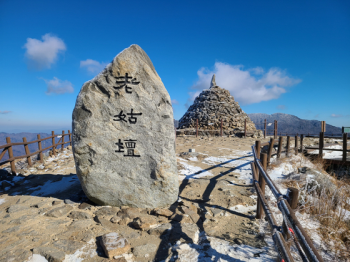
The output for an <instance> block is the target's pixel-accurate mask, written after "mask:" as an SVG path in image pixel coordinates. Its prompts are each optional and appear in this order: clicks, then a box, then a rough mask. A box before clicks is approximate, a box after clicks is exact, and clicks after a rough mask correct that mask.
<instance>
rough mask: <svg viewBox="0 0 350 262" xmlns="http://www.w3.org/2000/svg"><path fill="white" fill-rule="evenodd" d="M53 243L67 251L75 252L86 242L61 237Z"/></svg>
mask: <svg viewBox="0 0 350 262" xmlns="http://www.w3.org/2000/svg"><path fill="white" fill-rule="evenodd" d="M53 245H54V246H55V247H56V248H58V249H59V250H62V251H63V252H65V253H68V254H73V253H74V252H75V251H76V250H78V249H79V248H81V247H82V246H83V245H84V244H83V243H80V242H78V241H73V240H69V239H60V240H57V241H55V242H54V243H53Z"/></svg>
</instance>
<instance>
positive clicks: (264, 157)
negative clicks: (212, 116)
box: [251, 139, 323, 262]
mask: <svg viewBox="0 0 350 262" xmlns="http://www.w3.org/2000/svg"><path fill="white" fill-rule="evenodd" d="M270 142H271V143H270V148H272V147H273V146H274V141H273V139H271V140H270ZM281 142H282V141H281V139H279V145H281ZM296 144H297V143H296ZM261 146H262V144H261V143H260V141H256V143H255V145H254V146H252V152H253V156H254V161H253V162H252V163H251V168H252V176H253V184H254V187H255V189H256V192H257V195H258V203H257V212H256V218H258V219H260V218H261V217H262V216H263V214H264V213H265V216H266V219H267V221H268V222H269V224H270V226H271V229H272V233H273V240H274V243H275V245H276V246H277V248H278V250H279V253H280V255H281V259H283V260H285V261H294V260H293V258H292V256H291V255H290V250H289V249H290V247H289V245H288V244H287V243H286V240H288V238H293V240H294V244H295V246H296V248H297V250H298V252H299V255H300V257H301V258H302V260H303V261H314V262H322V261H323V259H322V257H321V256H320V255H319V253H318V252H317V250H316V248H315V247H314V245H313V243H312V242H311V240H310V237H309V236H308V235H307V233H306V232H305V230H304V229H303V227H302V226H301V224H300V222H299V221H298V219H297V218H296V216H295V214H294V211H293V209H292V207H293V208H296V203H297V202H296V201H297V197H298V192H296V191H298V190H297V189H294V188H289V191H288V192H290V193H289V194H287V195H282V194H281V192H280V190H279V189H278V187H277V186H276V185H275V183H274V182H273V181H272V180H271V178H270V176H269V175H268V174H267V172H266V167H267V163H268V154H266V153H260V152H261ZM279 148H280V146H279ZM268 152H270V150H269V151H268ZM258 156H259V157H260V158H258ZM266 185H268V187H269V188H270V190H271V192H272V194H273V196H274V197H275V198H276V200H277V207H278V209H279V210H280V211H281V212H282V216H283V225H284V226H283V227H284V228H285V229H284V230H283V232H281V231H280V227H277V225H276V221H275V219H274V218H273V215H272V213H271V211H270V209H269V206H268V204H267V202H266V200H265V187H266ZM291 206H292V207H291ZM283 227H282V228H283ZM281 235H283V238H284V239H283V238H280V239H279V238H278V236H281Z"/></svg>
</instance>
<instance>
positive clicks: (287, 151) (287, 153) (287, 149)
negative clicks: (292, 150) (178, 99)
mask: <svg viewBox="0 0 350 262" xmlns="http://www.w3.org/2000/svg"><path fill="white" fill-rule="evenodd" d="M289 146H290V136H287V148H286V156H289Z"/></svg>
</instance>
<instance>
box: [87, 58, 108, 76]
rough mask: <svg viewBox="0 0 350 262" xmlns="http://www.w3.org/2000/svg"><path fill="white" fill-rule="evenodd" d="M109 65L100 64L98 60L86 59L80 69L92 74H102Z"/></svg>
mask: <svg viewBox="0 0 350 262" xmlns="http://www.w3.org/2000/svg"><path fill="white" fill-rule="evenodd" d="M107 64H108V63H100V62H98V61H96V60H92V59H86V60H85V61H80V68H85V69H86V70H87V71H88V72H89V73H91V74H98V73H100V72H101V71H102V70H103V69H104V68H105V67H106V65H107Z"/></svg>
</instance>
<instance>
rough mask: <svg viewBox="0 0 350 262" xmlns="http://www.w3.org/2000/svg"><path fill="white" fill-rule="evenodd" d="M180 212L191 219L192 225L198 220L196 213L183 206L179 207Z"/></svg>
mask: <svg viewBox="0 0 350 262" xmlns="http://www.w3.org/2000/svg"><path fill="white" fill-rule="evenodd" d="M181 211H182V212H183V213H184V214H186V215H188V216H189V217H190V218H191V219H192V221H193V223H197V222H198V220H199V219H200V216H199V215H198V214H197V213H195V212H193V211H192V210H191V209H189V208H188V207H185V206H183V207H181Z"/></svg>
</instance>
